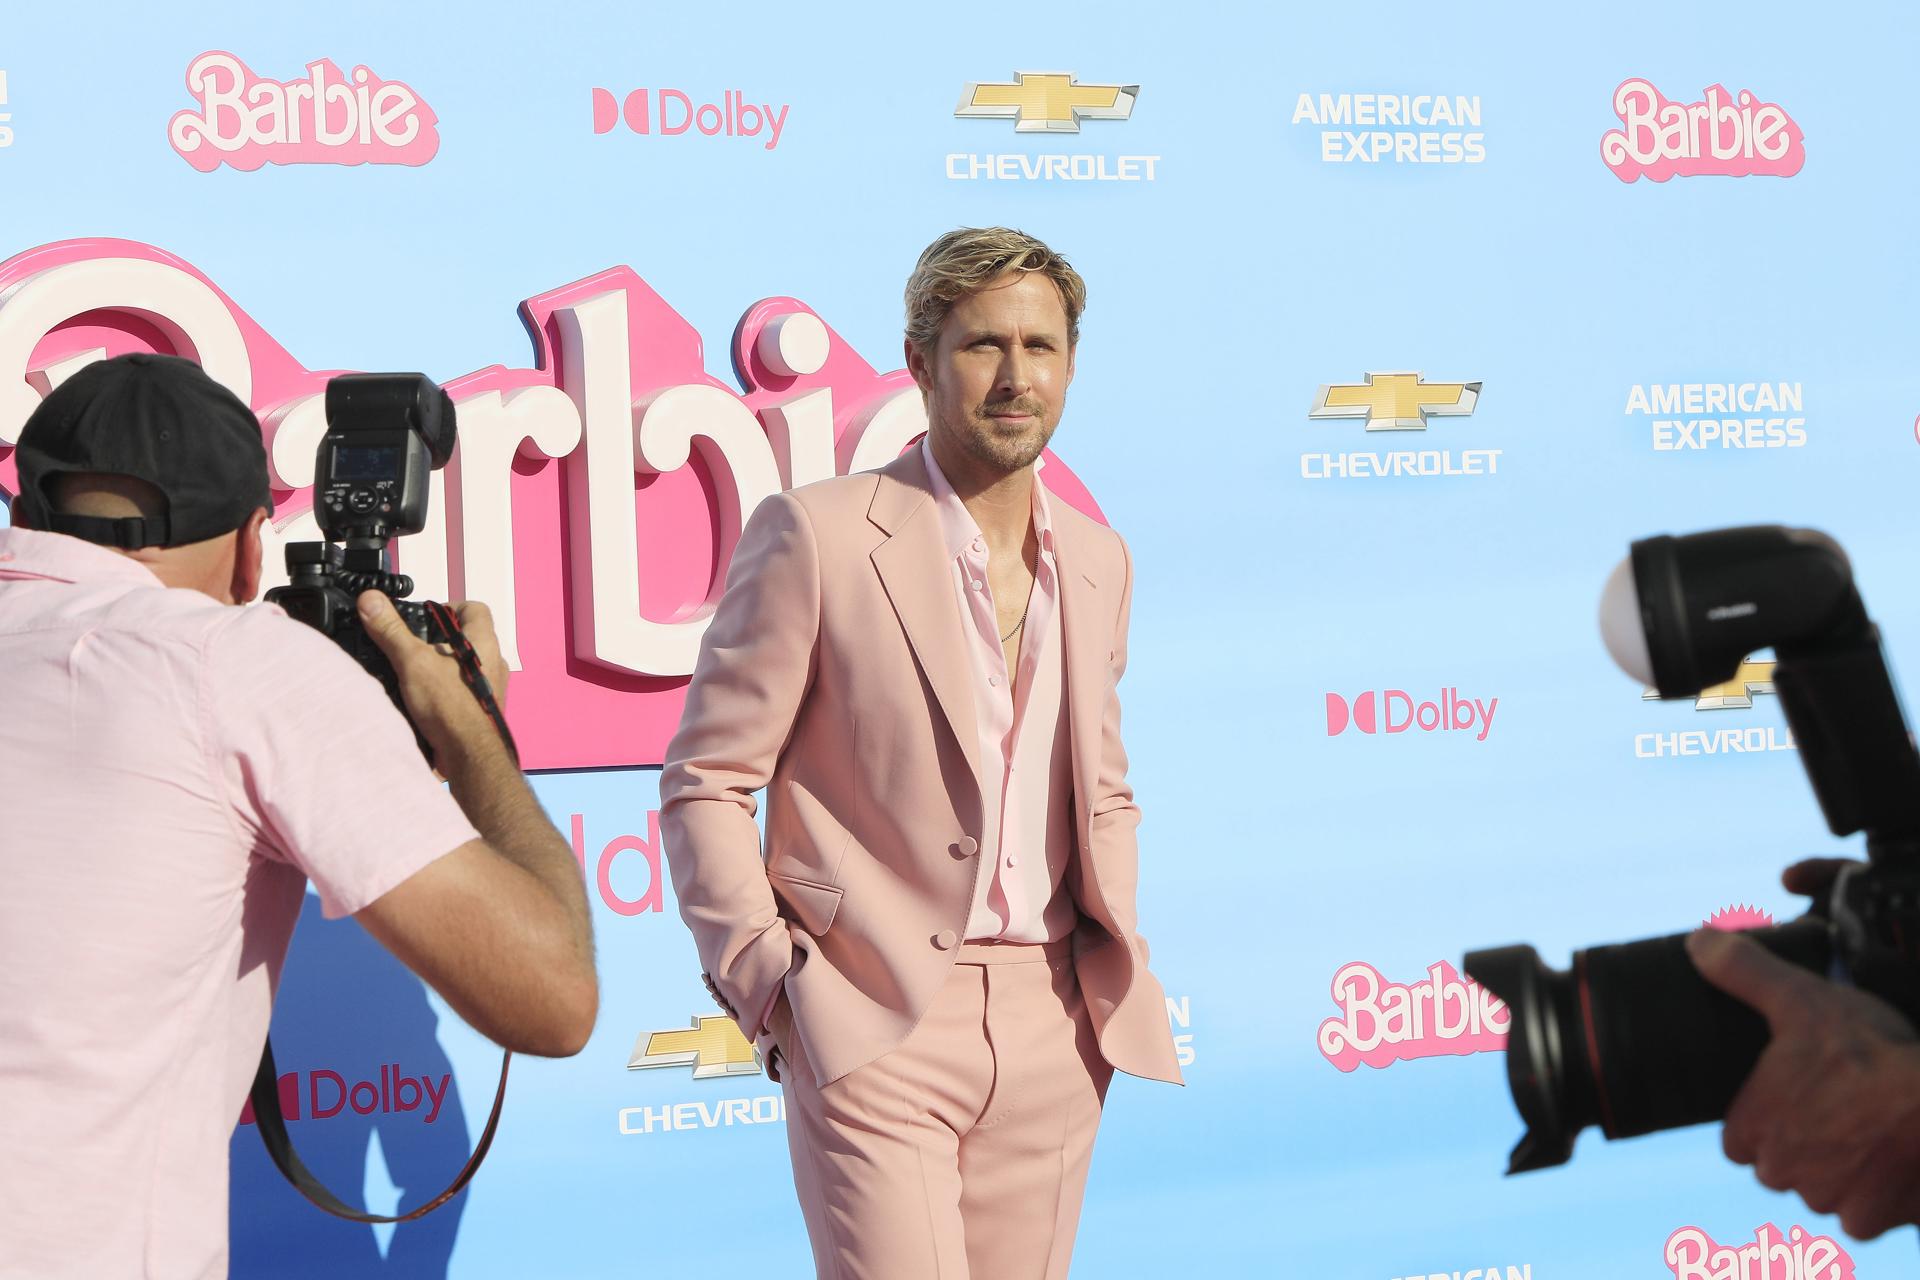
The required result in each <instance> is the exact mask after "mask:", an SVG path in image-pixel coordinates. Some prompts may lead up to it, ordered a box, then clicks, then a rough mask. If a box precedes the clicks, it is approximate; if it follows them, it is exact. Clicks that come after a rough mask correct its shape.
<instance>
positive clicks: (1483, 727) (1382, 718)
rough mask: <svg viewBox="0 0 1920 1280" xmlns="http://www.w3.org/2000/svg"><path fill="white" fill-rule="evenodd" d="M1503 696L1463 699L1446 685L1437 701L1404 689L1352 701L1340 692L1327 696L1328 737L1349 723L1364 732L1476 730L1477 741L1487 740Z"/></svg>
mask: <svg viewBox="0 0 1920 1280" xmlns="http://www.w3.org/2000/svg"><path fill="white" fill-rule="evenodd" d="M1499 706H1500V699H1498V698H1489V699H1488V700H1487V701H1485V702H1482V701H1480V700H1479V699H1478V698H1463V697H1461V696H1460V690H1458V689H1456V688H1452V687H1449V688H1445V689H1442V690H1441V691H1440V697H1439V699H1438V700H1437V701H1434V702H1416V701H1414V698H1413V695H1412V694H1410V693H1408V692H1406V691H1405V690H1404V689H1388V690H1386V691H1385V692H1384V693H1380V694H1377V695H1376V694H1375V693H1374V691H1373V690H1371V689H1369V690H1367V691H1366V692H1365V693H1363V694H1361V695H1360V696H1359V697H1357V698H1355V699H1353V700H1352V701H1351V702H1349V701H1348V700H1347V699H1345V698H1343V697H1341V696H1340V695H1339V694H1337V693H1330V694H1328V695H1327V736H1328V737H1329V738H1337V737H1339V736H1340V735H1341V734H1343V733H1345V732H1346V731H1347V728H1348V726H1352V727H1353V728H1355V729H1357V730H1359V731H1360V732H1361V733H1390V734H1391V733H1405V732H1407V731H1408V730H1409V729H1418V730H1419V731H1420V732H1422V733H1459V732H1471V733H1473V735H1474V736H1473V740H1474V741H1475V742H1485V741H1486V740H1487V735H1488V734H1489V733H1491V732H1492V731H1493V713H1494V711H1495V710H1496V709H1497V708H1498V707H1499Z"/></svg>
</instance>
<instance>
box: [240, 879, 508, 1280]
mask: <svg viewBox="0 0 1920 1280" xmlns="http://www.w3.org/2000/svg"><path fill="white" fill-rule="evenodd" d="M438 1023H439V1018H438V1015H437V1014H436V1013H435V1012H434V1009H433V1007H432V1006H431V1005H430V1004H428V1002H427V992H426V987H425V985H424V984H422V983H421V981H420V979H419V978H417V977H415V976H414V975H413V974H412V973H411V972H409V971H408V970H407V968H406V967H405V966H404V965H402V964H401V963H400V962H399V961H398V960H396V959H394V958H393V956H392V955H390V954H389V953H388V952H387V951H386V949H385V948H383V947H382V946H381V945H380V944H379V943H377V942H375V941H374V940H373V939H372V938H371V937H370V936H368V934H367V933H366V931H365V930H363V929H361V927H360V926H359V925H357V924H355V923H354V922H353V921H352V920H351V919H345V920H327V919H325V918H324V917H323V916H322V915H321V913H320V901H319V899H318V898H316V897H314V896H313V895H311V894H309V895H308V896H307V899H306V902H305V904H304V906H303V907H302V908H301V912H300V924H299V927H298V928H297V929H295V930H294V935H293V945H292V947H291V948H290V949H289V951H288V954H287V963H286V968H285V969H284V970H283V972H282V974H281V983H280V992H279V995H278V997H277V998H276V1000H275V1002H274V1012H273V1050H274V1059H275V1062H276V1064H277V1065H278V1067H279V1069H280V1108H281V1110H282V1111H283V1112H284V1113H285V1115H286V1117H287V1132H288V1133H289V1134H291V1135H292V1137H293V1143H294V1149H295V1150H296V1151H298V1152H299V1153H300V1156H301V1158H302V1159H303V1160H305V1161H306V1163H307V1167H308V1168H310V1169H312V1170H313V1172H314V1174H315V1175H316V1176H317V1177H319V1179H320V1181H321V1182H323V1183H324V1184H326V1185H327V1186H328V1187H329V1188H331V1189H332V1191H333V1193H334V1194H335V1195H337V1196H339V1197H340V1198H341V1199H342V1200H344V1201H346V1202H347V1203H348V1204H350V1205H353V1206H355V1207H356V1208H362V1209H368V1210H370V1211H371V1212H375V1213H394V1212H396V1209H395V1206H396V1205H398V1206H400V1207H401V1208H402V1209H411V1208H413V1207H414V1206H416V1205H418V1204H420V1203H421V1202H422V1201H423V1200H425V1199H426V1198H428V1197H430V1196H434V1195H438V1194H439V1193H440V1190H441V1188H443V1187H444V1186H445V1185H446V1184H447V1183H448V1182H449V1181H451V1180H452V1179H453V1176H454V1174H456V1173H457V1172H459V1169H460V1166H461V1164H462V1163H463V1162H464V1161H465V1160H466V1158H467V1153H468V1151H469V1149H470V1147H469V1141H468V1134H467V1122H466V1116H465V1113H464V1112H463V1111H462V1110H461V1107H460V1091H459V1087H458V1085H457V1084H456V1083H455V1081H454V1078H453V1067H452V1065H451V1064H450V1063H449V1062H448V1060H447V1055H446V1053H445V1052H444V1051H443V1050H442V1049H441V1047H440V1042H439V1040H438V1039H437V1038H436V1037H435V1034H434V1033H435V1029H436V1028H437V1026H438ZM289 1077H291V1078H289ZM251 1119H252V1113H251V1111H250V1110H249V1111H248V1112H247V1113H246V1114H245V1115H244V1116H243V1123H241V1124H240V1125H239V1126H238V1127H237V1128H235V1130H234V1134H233V1141H232V1148H231V1151H232V1167H233V1183H232V1190H231V1193H230V1197H229V1208H230V1210H231V1219H230V1221H231V1226H230V1233H231V1240H232V1258H231V1274H232V1275H233V1277H234V1278H235V1280H269V1278H272V1280H279V1278H280V1277H316V1278H318V1277H328V1278H329V1280H332V1278H334V1277H353V1276H380V1277H392V1278H393V1280H428V1278H430V1277H431V1278H434V1280H438V1278H440V1277H444V1276H445V1275H446V1274H447V1263H448V1260H449V1258H450V1257H451V1256H452V1253H453V1244H454V1239H455V1237H456V1236H457V1235H458V1233H459V1230H460V1218H461V1215H462V1214H463V1213H464V1212H465V1210H466V1193H465V1192H462V1193H461V1194H460V1195H458V1196H456V1197H454V1199H453V1200H452V1201H451V1202H450V1203H448V1204H446V1205H444V1206H442V1207H441V1208H439V1209H437V1210H435V1211H434V1212H432V1213H430V1214H428V1215H427V1216H426V1217H424V1218H422V1219H420V1220H418V1221H416V1222H408V1223H402V1224H401V1225H399V1226H397V1227H395V1226H381V1227H373V1226H368V1225H365V1224H362V1223H356V1222H345V1221H342V1220H340V1219H338V1218H334V1217H331V1216H330V1215H328V1214H325V1213H322V1212H321V1211H320V1210H319V1209H316V1208H314V1207H313V1206H312V1205H310V1204H308V1203H307V1202H306V1200H304V1199H303V1198H302V1197H301V1196H300V1194H299V1193H298V1192H297V1191H295V1190H294V1189H293V1188H292V1187H290V1186H288V1185H287V1183H286V1181H285V1180H284V1179H282V1178H281V1176H280V1173H279V1171H278V1170H277V1169H275V1168H274V1167H273V1164H272V1162H271V1161H270V1160H268V1158H267V1154H266V1151H265V1150H264V1149H263V1148H262V1147H261V1145H260V1135H259V1134H258V1133H256V1132H255V1131H254V1127H253V1125H252V1124H251V1123H250V1121H251ZM369 1201H371V1202H372V1203H371V1204H369V1203H368V1202H369Z"/></svg>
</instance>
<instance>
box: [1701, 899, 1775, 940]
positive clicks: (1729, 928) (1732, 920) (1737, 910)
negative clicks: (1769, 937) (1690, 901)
mask: <svg viewBox="0 0 1920 1280" xmlns="http://www.w3.org/2000/svg"><path fill="white" fill-rule="evenodd" d="M1772 923H1773V917H1772V916H1770V915H1768V914H1767V913H1766V912H1764V911H1762V910H1760V909H1759V908H1758V907H1749V906H1747V905H1746V904H1745V903H1742V904H1741V905H1740V906H1737V907H1722V908H1721V909H1720V910H1718V911H1716V912H1714V913H1713V914H1712V915H1710V916H1708V917H1707V918H1706V919H1705V920H1702V921H1701V922H1700V927H1701V928H1703V929H1721V930H1724V931H1725V932H1728V933H1738V932H1740V931H1741V930H1742V929H1764V928H1766V927H1767V926H1768V925H1770V924H1772Z"/></svg>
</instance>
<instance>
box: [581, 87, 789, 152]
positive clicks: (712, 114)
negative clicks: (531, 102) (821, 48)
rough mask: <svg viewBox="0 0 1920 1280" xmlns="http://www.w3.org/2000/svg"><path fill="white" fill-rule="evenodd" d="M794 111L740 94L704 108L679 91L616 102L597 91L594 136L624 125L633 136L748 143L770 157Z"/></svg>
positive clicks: (638, 92)
mask: <svg viewBox="0 0 1920 1280" xmlns="http://www.w3.org/2000/svg"><path fill="white" fill-rule="evenodd" d="M790 105H791V104H790V103H784V102H783V103H781V104H780V105H778V106H775V105H774V104H773V103H771V102H750V101H748V99H747V95H746V92H745V91H744V90H741V89H728V90H727V91H726V92H724V93H722V94H721V95H720V101H718V102H702V101H699V100H698V98H696V97H695V96H694V95H692V94H688V93H683V92H682V91H680V90H679V89H635V90H633V91H632V92H631V93H629V94H627V95H626V97H624V98H615V97H614V96H613V92H612V91H611V90H608V89H595V90H594V91H593V131H594V132H595V133H612V132H613V130H614V128H615V127H616V126H617V125H619V124H621V123H622V122H625V124H626V126H627V128H628V129H629V130H631V131H632V132H634V133H639V134H650V135H651V134H657V135H659V136H660V137H665V138H673V137H679V136H681V135H684V134H689V133H697V134H700V135H702V136H703V137H708V138H716V137H724V138H748V139H752V140H754V141H756V142H759V143H760V145H761V146H762V147H763V148H764V149H765V150H768V151H771V150H773V149H774V148H775V147H777V146H779V145H780V134H781V131H782V130H784V129H785V128H786V127H787V109H788V107H789V106H790Z"/></svg>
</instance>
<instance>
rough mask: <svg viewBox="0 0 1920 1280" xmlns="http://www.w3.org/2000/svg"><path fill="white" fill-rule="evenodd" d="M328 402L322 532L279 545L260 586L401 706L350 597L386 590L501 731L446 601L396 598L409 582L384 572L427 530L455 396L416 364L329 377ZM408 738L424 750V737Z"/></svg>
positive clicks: (318, 466)
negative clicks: (273, 577) (395, 550)
mask: <svg viewBox="0 0 1920 1280" xmlns="http://www.w3.org/2000/svg"><path fill="white" fill-rule="evenodd" d="M326 411H327V434H326V435H325V437H323V438H322V439H321V441H320V447H319V450H318V453H317V455H316V458H315V463H314V482H313V511H314V516H315V518H316V519H317V520H318V521H319V524H320V531H321V533H322V534H324V535H325V536H326V539H327V540H326V541H325V542H296V543H293V544H291V545H289V546H288V547H287V578H288V582H287V585H286V586H284V587H275V588H274V589H273V590H271V591H269V592H267V597H266V598H267V600H268V601H269V602H271V603H273V604H277V605H279V606H280V607H281V608H282V609H285V610H286V611H287V613H288V614H289V615H290V616H291V617H294V618H297V619H298V620H300V621H301V622H304V623H306V624H307V625H309V626H311V627H314V628H317V629H318V630H320V631H321V632H323V633H325V634H326V635H327V636H328V637H329V638H331V639H332V640H333V641H334V642H335V643H337V644H338V645H339V646H340V647H341V648H343V649H345V650H346V651H347V652H348V653H349V654H351V655H352V656H353V658H354V660H355V661H356V662H358V663H359V664H360V665H361V666H362V667H365V668H366V669H367V671H368V673H369V674H371V675H372V676H373V677H374V678H375V679H376V680H378V681H379V682H380V683H381V685H382V686H384V687H385V689H386V691H387V696H388V697H390V698H392V699H393V702H394V705H395V706H397V707H399V708H400V710H401V714H403V715H404V714H405V713H406V706H405V704H404V703H403V702H402V701H401V698H400V682H399V680H398V678H397V677H396V676H395V675H394V672H393V666H392V664H391V663H389V662H388V661H387V657H386V655H385V654H384V653H382V652H381V651H380V648H379V646H378V645H376V644H375V643H374V642H373V638H372V637H371V636H369V635H368V634H367V631H366V628H365V627H364V626H363V625H361V622H360V615H359V613H358V612H357V611H356V609H355V607H354V601H355V598H356V597H357V596H358V595H359V594H360V593H361V592H363V591H380V592H384V593H385V594H386V595H388V596H390V597H392V598H393V606H394V608H395V609H396V610H397V611H398V612H399V614H400V617H401V618H402V619H403V620H404V621H405V622H406V624H407V626H408V628H409V629H410V630H412V632H413V634H414V635H416V636H419V637H420V638H421V639H422V640H424V641H426V642H427V643H428V644H435V645H447V646H449V647H451V648H452V650H453V652H454V656H455V657H456V658H458V659H459V660H460V665H461V671H462V673H463V675H464V676H465V677H466V681H467V684H468V686H469V687H470V688H472V689H473V691H474V696H475V697H477V698H478V699H479V700H480V703H481V705H482V706H483V707H485V708H486V709H487V712H488V714H489V715H490V716H492V717H493V720H494V723H495V724H496V726H498V727H499V728H500V730H501V732H502V734H505V732H506V727H505V725H504V723H502V722H501V718H500V715H499V712H498V709H497V708H496V706H495V705H494V700H493V695H492V692H491V690H489V689H488V688H487V684H486V680H485V678H484V677H483V676H482V675H481V674H480V668H479V663H478V661H477V660H476V659H475V658H474V655H473V650H472V647H471V646H470V645H468V644H467V641H466V637H465V636H463V635H462V634H461V632H460V623H459V620H458V619H457V618H455V617H454V615H453V611H452V610H450V609H448V608H447V607H446V606H445V605H443V604H440V603H437V602H435V601H425V602H417V601H412V600H407V599H405V598H404V597H406V596H408V595H411V594H412V593H413V580H412V579H411V578H409V577H407V576H406V575H405V574H403V573H394V572H393V571H392V553H391V543H392V541H393V539H395V538H396V537H399V536H401V535H403V534H409V533H419V532H420V531H421V530H422V529H424V528H426V524H427V477H428V473H430V472H433V471H438V470H439V469H440V468H442V467H444V466H446V465H447V460H448V458H450V457H452V455H453V444H454V430H455V424H454V411H453V401H452V400H451V399H450V398H449V397H448V395H447V393H446V392H445V391H443V390H441V389H440V387H438V386H437V385H435V384H434V383H433V381H432V380H430V379H429V378H427V377H425V376H424V375H422V374H418V373H351V374H342V375H341V376H339V377H336V378H333V379H331V380H329V381H328V383H327V399H326ZM336 544H337V545H336ZM416 737H417V738H418V734H417V733H416ZM418 740H419V742H420V749H421V751H422V752H423V753H424V754H426V755H427V756H428V758H431V757H432V752H431V751H430V750H429V749H428V747H427V743H426V740H425V739H424V738H419V739H418ZM509 741H511V739H509Z"/></svg>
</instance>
